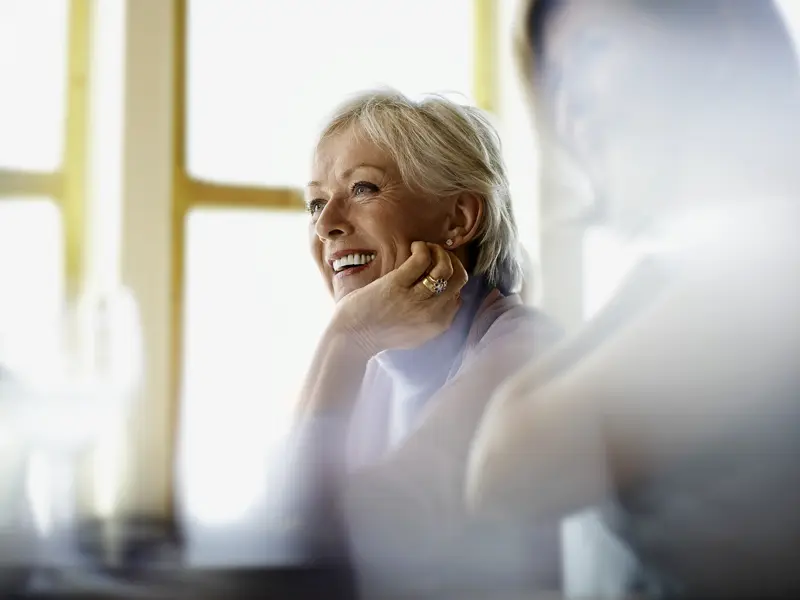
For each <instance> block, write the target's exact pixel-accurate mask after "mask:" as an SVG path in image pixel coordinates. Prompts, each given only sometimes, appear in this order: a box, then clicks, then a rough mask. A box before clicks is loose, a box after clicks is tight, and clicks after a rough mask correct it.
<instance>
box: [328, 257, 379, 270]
mask: <svg viewBox="0 0 800 600" xmlns="http://www.w3.org/2000/svg"><path fill="white" fill-rule="evenodd" d="M374 259H375V255H374V254H348V255H347V256H342V257H341V258H337V259H336V260H335V261H333V270H334V272H335V273H339V272H340V271H343V270H344V269H347V268H350V267H360V266H362V265H366V264H369V263H371V262H372V261H373V260H374Z"/></svg>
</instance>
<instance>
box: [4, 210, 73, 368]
mask: <svg viewBox="0 0 800 600" xmlns="http://www.w3.org/2000/svg"><path fill="white" fill-rule="evenodd" d="M63 249H64V244H63V231H62V222H61V213H60V211H59V209H58V207H57V206H56V205H55V204H54V203H53V202H51V201H49V200H48V199H46V198H41V199H25V200H13V199H8V198H2V199H0V363H5V364H7V365H10V366H12V367H14V368H18V369H20V370H21V371H27V372H31V373H32V372H41V371H47V370H48V369H49V368H50V367H51V366H52V364H55V361H56V360H57V356H58V350H59V348H58V337H59V332H60V325H61V321H60V319H61V315H62V310H63V300H64V260H63V257H64V250H63ZM48 361H50V363H52V364H50V363H49V362H48Z"/></svg>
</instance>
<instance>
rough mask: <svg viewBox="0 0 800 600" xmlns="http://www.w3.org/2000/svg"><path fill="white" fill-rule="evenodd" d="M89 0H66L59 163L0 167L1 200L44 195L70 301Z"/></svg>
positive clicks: (79, 251)
mask: <svg viewBox="0 0 800 600" xmlns="http://www.w3.org/2000/svg"><path fill="white" fill-rule="evenodd" d="M90 3H91V0H71V2H70V4H69V9H68V21H69V22H68V25H67V26H68V32H67V62H68V64H67V82H66V86H65V101H66V122H65V128H64V147H63V153H62V161H61V168H60V169H58V170H57V171H54V172H52V173H33V172H27V171H21V170H13V169H2V168H0V202H2V201H3V200H4V199H6V198H8V197H16V198H22V199H23V200H24V199H26V198H33V197H37V196H49V197H51V198H52V199H53V201H54V202H55V203H56V205H57V206H58V208H59V211H60V213H61V218H62V222H63V226H64V273H65V286H66V287H65V293H66V300H67V301H69V302H74V301H75V300H77V298H78V295H79V294H80V291H81V288H82V285H83V282H84V268H85V260H84V256H83V251H84V247H85V246H84V242H85V210H86V202H85V198H86V165H87V163H86V160H87V137H88V135H87V124H88V112H87V111H88V77H89V60H90V57H89V51H90V35H91V31H90V27H91V6H90Z"/></svg>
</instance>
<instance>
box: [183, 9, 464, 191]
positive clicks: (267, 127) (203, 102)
mask: <svg viewBox="0 0 800 600" xmlns="http://www.w3.org/2000/svg"><path fill="white" fill-rule="evenodd" d="M472 51H473V27H472V2H471V1H468V0H404V1H403V2H385V1H375V0H339V1H337V2H322V1H317V2H275V1H273V0H237V1H236V2H228V1H226V0H189V2H188V48H187V54H188V65H187V80H188V81H187V86H188V89H187V120H188V122H187V162H188V170H189V172H190V174H191V175H193V176H195V177H198V178H201V179H210V180H215V181H221V182H227V183H238V184H254V185H265V186H283V185H286V186H302V185H304V183H305V181H306V180H307V178H308V177H307V169H308V163H309V158H310V150H311V144H312V143H313V138H314V134H315V133H316V132H317V129H318V127H319V126H320V124H321V123H322V121H324V118H325V116H327V114H328V113H329V112H330V111H331V110H332V108H333V107H334V106H335V105H336V104H338V103H339V102H340V101H342V100H343V99H345V98H346V97H347V96H349V95H352V94H354V93H356V92H358V91H361V90H363V89H365V88H372V87H375V86H387V85H388V86H392V87H395V88H397V89H399V90H401V91H403V92H405V93H408V94H412V95H416V94H420V93H428V92H446V93H448V94H450V93H452V94H453V97H454V98H456V99H459V98H461V100H462V101H463V102H471V100H470V98H471V92H472V79H473V58H472Z"/></svg>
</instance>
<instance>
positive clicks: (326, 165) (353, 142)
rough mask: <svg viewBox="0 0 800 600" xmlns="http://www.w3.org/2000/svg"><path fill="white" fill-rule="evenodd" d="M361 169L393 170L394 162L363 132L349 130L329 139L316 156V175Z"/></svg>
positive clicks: (321, 142)
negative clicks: (362, 167) (361, 167)
mask: <svg viewBox="0 0 800 600" xmlns="http://www.w3.org/2000/svg"><path fill="white" fill-rule="evenodd" d="M360 166H364V167H377V168H379V169H382V170H384V171H392V170H394V167H395V165H394V161H393V160H392V158H391V156H390V155H389V154H388V153H387V152H385V151H384V150H383V149H382V148H381V147H380V146H378V145H377V144H376V143H374V142H373V141H371V140H370V139H368V138H367V137H366V136H365V135H362V134H361V133H360V132H357V131H355V130H353V128H348V129H345V130H343V131H339V132H336V133H334V134H332V135H330V136H326V137H325V138H324V139H322V140H321V141H320V142H319V144H318V145H317V148H316V151H315V152H314V161H313V166H312V170H313V171H314V173H315V174H321V173H324V174H334V175H340V174H341V173H343V172H347V171H352V170H354V169H356V168H358V167H360Z"/></svg>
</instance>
